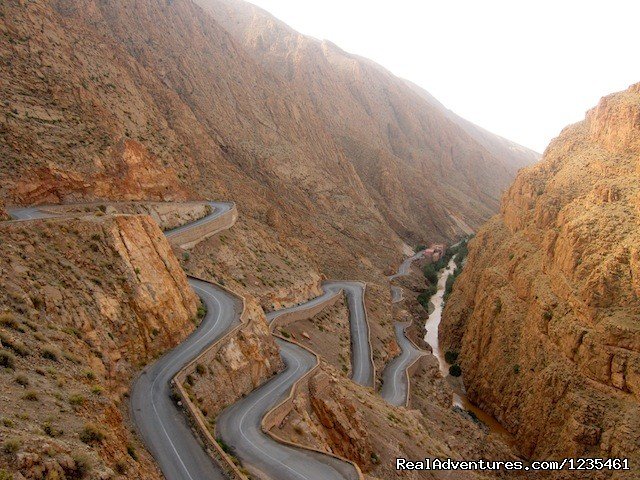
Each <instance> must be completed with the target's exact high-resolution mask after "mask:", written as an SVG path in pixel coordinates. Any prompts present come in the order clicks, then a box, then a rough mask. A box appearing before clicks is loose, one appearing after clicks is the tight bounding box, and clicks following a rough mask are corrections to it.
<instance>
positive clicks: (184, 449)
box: [7, 202, 241, 480]
mask: <svg viewBox="0 0 640 480" xmlns="http://www.w3.org/2000/svg"><path fill="white" fill-rule="evenodd" d="M209 205H210V206H211V207H212V208H213V211H212V213H210V214H209V215H206V216H205V217H203V218H201V219H199V220H197V221H194V222H192V223H189V224H186V225H184V226H182V227H178V228H175V229H173V230H170V231H168V232H165V234H166V235H167V236H168V237H170V236H174V235H176V234H178V233H180V232H184V231H185V230H188V229H191V228H194V227H196V226H200V225H202V224H204V223H207V222H210V221H213V220H215V219H217V218H218V217H220V216H221V215H223V214H225V213H227V212H228V211H229V210H231V208H233V204H232V203H221V202H209ZM44 208H53V206H49V207H47V206H41V207H27V208H9V209H7V211H8V212H9V214H10V215H11V216H13V217H14V218H16V219H18V220H35V219H39V218H49V217H55V216H56V215H54V214H51V213H47V212H43V211H42V210H41V209H44ZM189 284H190V285H191V286H192V287H193V289H194V290H195V291H196V292H197V293H198V295H199V296H200V298H201V300H202V301H203V302H204V304H205V305H206V307H207V313H206V315H205V317H204V318H203V320H202V322H201V324H200V326H199V327H198V329H197V330H196V331H194V332H193V333H192V334H191V335H190V336H189V337H187V339H186V340H184V341H183V342H182V343H180V345H178V346H177V347H175V348H174V349H172V350H170V351H169V352H167V353H166V354H165V355H163V356H162V357H160V359H158V360H157V361H156V362H154V363H153V364H151V365H149V366H147V367H146V368H145V369H144V370H143V371H142V372H141V373H140V375H139V376H138V378H137V379H136V380H135V382H134V384H133V387H132V389H131V401H130V407H131V413H132V418H133V422H134V424H135V425H136V428H137V429H138V431H139V433H140V435H141V437H142V439H143V440H144V443H145V445H146V446H147V448H148V449H149V451H150V452H151V454H152V455H153V456H154V458H155V459H156V461H157V462H158V465H159V466H160V469H161V470H162V473H163V474H164V476H165V477H166V478H167V479H168V480H204V479H215V480H217V479H224V478H226V476H225V474H224V473H223V471H222V469H221V468H220V466H219V465H218V464H217V463H216V462H215V461H214V460H213V459H212V458H211V457H210V456H209V455H208V454H207V453H206V452H205V451H204V449H203V448H202V446H201V444H200V442H199V440H198V439H197V438H196V437H195V436H194V435H193V432H192V431H191V429H190V427H189V425H188V423H187V419H186V417H185V415H184V414H183V413H182V412H181V410H180V409H178V407H177V406H176V405H175V404H174V402H173V401H172V400H171V380H172V379H173V377H174V376H175V375H176V374H177V373H178V372H179V371H180V370H181V369H182V368H183V367H184V366H186V365H187V364H189V363H190V362H191V361H192V360H194V359H195V358H197V357H198V356H199V355H200V353H202V352H203V351H204V350H206V349H207V347H209V346H210V345H211V344H212V343H214V342H215V341H216V340H218V339H219V338H220V337H221V336H223V335H224V334H225V333H226V332H227V331H228V330H229V329H230V328H232V327H233V326H235V325H236V324H237V323H238V322H239V320H240V308H241V307H240V305H239V304H238V300H237V299H235V298H234V297H233V296H231V295H229V294H228V293H227V292H225V291H224V290H222V289H220V288H217V287H216V286H214V285H213V284H210V283H207V282H203V281H201V280H196V279H194V278H189Z"/></svg>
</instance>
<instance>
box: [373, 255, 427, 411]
mask: <svg viewBox="0 0 640 480" xmlns="http://www.w3.org/2000/svg"><path fill="white" fill-rule="evenodd" d="M421 257H422V252H418V253H416V254H415V255H413V256H411V257H409V258H406V259H405V260H404V261H403V262H402V263H401V264H400V268H398V271H397V272H396V273H395V274H394V275H391V276H390V277H389V280H393V279H395V278H398V277H402V276H404V275H407V274H408V273H409V269H410V268H411V264H412V263H413V262H414V260H417V259H419V258H421ZM402 292H403V290H402V288H401V287H398V286H395V285H392V286H391V301H392V302H393V303H397V302H400V301H401V300H402ZM409 325H410V324H409V323H402V322H396V324H395V325H394V328H395V331H396V340H397V342H398V345H399V346H400V348H401V349H402V353H401V354H400V355H399V356H398V357H396V358H394V359H393V360H391V362H389V363H388V364H387V366H386V367H385V369H384V371H383V372H382V388H381V389H380V396H381V397H382V398H384V399H385V400H386V401H387V402H389V403H390V404H391V405H396V406H401V405H405V404H406V403H407V395H408V394H409V384H408V382H407V375H406V373H405V372H406V370H407V368H408V367H409V366H410V365H411V364H412V363H413V362H414V361H415V360H416V359H417V358H418V357H420V356H421V355H422V354H423V352H422V350H419V349H417V348H416V347H415V346H414V345H413V343H411V342H410V341H409V339H408V338H407V337H406V335H405V333H404V331H405V328H406V327H408V326H409Z"/></svg>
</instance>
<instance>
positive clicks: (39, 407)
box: [0, 216, 198, 479]
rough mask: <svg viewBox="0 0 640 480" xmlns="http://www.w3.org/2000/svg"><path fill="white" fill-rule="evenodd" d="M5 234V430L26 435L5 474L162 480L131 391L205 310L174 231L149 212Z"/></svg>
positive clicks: (50, 223)
mask: <svg viewBox="0 0 640 480" xmlns="http://www.w3.org/2000/svg"><path fill="white" fill-rule="evenodd" d="M0 229H1V231H0V235H1V236H2V245H1V248H0V273H1V275H0V344H1V347H2V348H0V352H1V353H2V355H3V358H8V359H9V360H8V365H9V368H8V369H7V370H6V374H4V375H2V377H1V378H0V384H1V388H0V391H2V403H3V409H2V415H3V418H4V419H5V420H4V421H3V422H2V424H1V425H0V437H1V438H2V439H3V442H5V441H10V440H15V451H14V452H11V453H10V454H6V455H2V456H0V471H2V470H3V469H5V470H7V471H10V472H16V471H18V472H20V473H21V474H22V475H24V477H26V478H44V477H47V478H64V477H65V476H66V478H82V477H83V476H86V477H89V476H90V477H91V478H105V479H106V478H113V476H114V475H115V472H118V473H119V474H125V473H126V476H127V477H130V478H141V479H159V478H161V475H160V473H159V472H158V471H157V469H156V467H155V464H154V462H153V461H152V459H151V457H150V456H149V455H148V454H147V453H146V451H145V450H144V448H143V447H142V446H141V445H139V444H138V442H137V440H136V439H135V438H134V436H133V435H132V433H131V426H130V425H129V424H128V421H127V417H128V410H127V407H126V405H127V402H126V395H127V392H128V387H129V384H130V382H131V379H132V376H133V375H134V374H135V372H137V371H138V370H139V368H140V367H141V366H142V365H144V364H145V363H146V362H148V361H150V360H152V359H153V358H155V357H157V356H158V355H160V354H161V353H163V352H164V351H166V350H167V349H168V348H171V347H173V346H175V345H177V344H178V343H180V342H181V341H182V340H183V339H184V338H185V337H186V336H187V335H188V334H189V333H190V332H191V331H192V330H193V328H194V323H193V320H194V319H195V317H196V312H197V307H198V299H197V297H196V296H195V294H194V293H193V291H192V290H191V288H190V287H189V285H188V283H187V279H186V277H185V275H184V273H183V271H182V269H181V268H180V265H179V264H178V262H177V260H176V258H175V257H174V256H173V254H172V252H171V248H170V246H169V244H168V242H167V241H166V239H165V238H164V236H163V234H162V232H161V231H160V229H159V228H158V226H157V225H156V224H155V223H154V222H153V221H152V220H151V219H150V218H149V217H146V216H113V217H112V216H108V217H107V216H103V217H100V216H87V217H83V218H64V219H46V220H34V221H30V222H8V223H3V224H0ZM63 474H64V475H63ZM16 478H18V477H16ZM20 478H23V477H20Z"/></svg>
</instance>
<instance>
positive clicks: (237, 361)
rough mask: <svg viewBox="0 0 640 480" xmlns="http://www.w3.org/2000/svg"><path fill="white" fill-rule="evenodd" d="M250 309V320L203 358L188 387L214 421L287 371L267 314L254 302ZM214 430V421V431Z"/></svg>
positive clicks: (202, 409) (200, 406) (202, 408)
mask: <svg viewBox="0 0 640 480" xmlns="http://www.w3.org/2000/svg"><path fill="white" fill-rule="evenodd" d="M248 308H249V310H248V312H249V313H248V316H249V318H250V320H249V321H248V322H247V323H246V324H245V325H244V326H243V327H242V328H240V329H239V330H238V331H237V332H236V333H235V334H234V335H232V336H231V337H229V338H228V340H227V341H226V342H224V343H223V344H221V347H220V349H219V350H217V351H216V352H215V354H214V355H205V356H204V357H203V358H202V359H201V362H200V365H201V367H198V368H197V369H196V373H195V374H193V375H192V376H191V378H190V379H189V380H190V381H188V383H187V385H186V386H185V388H186V389H187V391H188V392H189V393H190V394H191V395H192V396H193V398H194V399H195V401H196V404H197V405H198V407H199V408H200V410H201V411H202V413H203V414H204V415H205V416H206V417H208V418H210V419H212V420H214V419H215V418H216V417H217V415H218V414H219V413H220V412H221V411H222V410H224V409H225V408H226V407H228V406H229V405H232V404H233V403H235V402H237V401H238V400H240V399H241V398H242V397H244V396H246V395H248V394H249V393H251V392H252V391H253V390H255V389H256V388H258V387H259V386H260V385H262V384H263V383H265V382H266V381H267V380H269V378H271V376H273V375H275V374H276V373H277V372H278V371H280V370H282V369H284V364H283V363H282V359H281V358H280V352H279V350H278V347H277V345H276V344H275V342H274V341H273V337H272V336H271V332H270V331H269V326H268V324H267V321H266V319H265V317H264V314H263V313H262V311H261V310H260V308H259V307H257V305H255V304H254V303H253V302H250V303H249V307H248ZM214 427H215V421H212V423H211V428H212V430H213V429H214ZM214 434H215V432H214Z"/></svg>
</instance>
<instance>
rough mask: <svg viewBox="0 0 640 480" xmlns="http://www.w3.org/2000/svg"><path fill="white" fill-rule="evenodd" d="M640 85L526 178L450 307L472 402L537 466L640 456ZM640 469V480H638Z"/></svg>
mask: <svg viewBox="0 0 640 480" xmlns="http://www.w3.org/2000/svg"><path fill="white" fill-rule="evenodd" d="M639 155H640V84H636V85H633V86H631V87H630V88H629V89H628V90H626V91H624V92H620V93H616V94H614V95H610V96H608V97H605V98H603V99H602V100H601V101H600V103H599V104H598V106H597V107H596V108H594V109H593V110H591V111H589V112H588V113H587V115H586V119H585V120H584V121H582V122H580V123H577V124H575V125H571V126H569V127H567V128H565V129H564V130H563V132H562V133H561V134H560V136H559V137H558V138H556V139H555V140H554V141H552V143H551V144H550V146H549V147H548V149H547V151H546V152H545V154H544V157H543V161H542V162H541V163H539V164H537V165H535V166H532V167H529V168H527V169H525V170H523V171H522V172H521V173H520V174H519V175H518V177H517V178H516V180H515V182H514V184H513V185H512V186H511V188H510V189H509V190H508V192H507V193H506V194H505V196H504V198H503V201H502V208H501V213H500V215H499V216H497V217H495V218H493V219H492V220H491V221H490V222H489V223H488V224H487V225H485V226H484V227H483V228H482V229H481V230H480V231H479V232H478V234H477V236H476V238H475V239H474V240H473V241H472V242H471V244H470V249H469V250H470V251H469V258H468V261H467V264H466V266H465V268H464V271H463V273H462V275H461V276H460V277H459V279H458V280H457V281H456V283H455V286H454V289H453V293H452V294H451V296H450V297H449V300H448V301H447V305H446V308H445V310H444V319H443V324H442V326H441V330H440V337H441V343H442V345H443V348H445V349H446V350H456V351H457V350H459V351H460V362H461V366H462V370H463V373H464V382H465V385H466V387H467V392H468V395H469V397H470V398H471V399H472V400H473V401H475V402H476V403H478V404H479V405H480V406H481V407H483V408H484V409H486V410H487V411H488V412H490V413H491V414H493V415H494V416H495V417H496V418H497V419H498V420H499V421H500V422H501V423H502V424H503V425H504V426H505V427H506V428H507V429H508V430H509V431H511V432H512V433H513V434H514V435H515V437H516V438H517V440H518V442H519V446H520V447H521V449H522V451H523V453H525V454H526V455H528V456H532V457H534V458H540V457H564V456H572V457H573V456H583V455H592V456H596V457H631V458H632V459H633V460H632V461H635V462H636V465H637V461H638V458H639V456H640V417H639V416H638V411H639V408H640V321H639V319H640V298H639V295H640V250H639V247H638V245H640V229H639V226H640V225H639V220H640V163H639V161H638V158H639ZM636 471H637V470H636Z"/></svg>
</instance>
